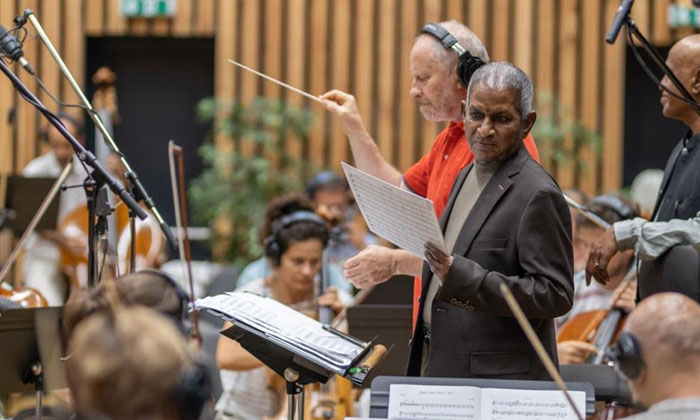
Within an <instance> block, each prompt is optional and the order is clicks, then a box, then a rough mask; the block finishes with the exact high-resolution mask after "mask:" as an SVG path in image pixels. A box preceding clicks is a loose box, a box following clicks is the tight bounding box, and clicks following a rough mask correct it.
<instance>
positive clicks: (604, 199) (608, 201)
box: [593, 194, 638, 220]
mask: <svg viewBox="0 0 700 420" xmlns="http://www.w3.org/2000/svg"><path fill="white" fill-rule="evenodd" d="M593 202H594V203H597V204H601V205H604V206H606V207H609V208H610V209H612V210H613V211H614V212H615V213H617V214H618V215H619V216H620V217H621V218H622V220H627V219H632V218H634V217H635V214H637V213H638V212H636V211H635V210H633V209H632V208H631V207H630V206H629V205H627V203H625V202H624V201H622V200H621V199H620V197H618V196H616V195H611V194H605V195H599V196H597V197H594V198H593Z"/></svg>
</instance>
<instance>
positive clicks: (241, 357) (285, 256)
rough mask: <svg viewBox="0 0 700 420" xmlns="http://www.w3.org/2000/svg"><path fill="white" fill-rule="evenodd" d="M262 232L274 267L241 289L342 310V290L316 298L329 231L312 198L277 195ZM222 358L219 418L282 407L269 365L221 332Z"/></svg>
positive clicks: (266, 413) (304, 306)
mask: <svg viewBox="0 0 700 420" xmlns="http://www.w3.org/2000/svg"><path fill="white" fill-rule="evenodd" d="M261 236H263V237H264V238H265V239H264V245H265V257H266V258H267V260H268V262H269V264H270V267H271V268H272V271H271V273H270V274H269V275H268V276H267V277H265V278H258V279H256V280H255V281H253V282H252V283H248V284H246V285H244V286H241V287H239V288H238V289H236V291H241V292H251V293H255V294H258V295H260V296H265V297H269V298H272V299H275V300H277V301H278V302H281V303H284V304H285V305H288V306H290V307H291V308H294V309H296V310H298V311H302V312H315V308H317V306H329V307H331V309H333V311H334V312H336V313H337V312H339V311H340V310H342V308H343V305H342V303H341V299H340V297H339V295H340V294H342V293H344V292H343V291H342V290H338V289H336V288H334V287H331V288H329V289H328V290H327V291H326V292H325V293H324V295H323V296H320V297H316V290H317V289H316V283H315V279H316V275H317V273H318V272H319V270H320V268H321V260H322V253H323V249H324V248H325V247H326V244H327V243H328V236H329V234H328V228H327V226H326V222H325V221H324V220H323V219H322V218H321V217H319V216H318V215H316V214H315V213H314V205H313V203H312V202H311V201H309V200H308V199H307V198H305V197H303V196H301V195H296V194H290V195H286V196H282V197H278V198H276V199H274V200H272V201H271V202H270V203H269V204H268V206H267V209H266V211H265V219H264V224H263V227H262V230H261ZM230 325H231V324H230V323H227V324H225V325H224V329H226V328H228V327H230ZM216 362H217V365H218V366H219V368H220V369H221V383H222V387H223V393H222V394H221V397H220V398H219V401H218V402H217V405H216V408H217V416H216V418H217V419H218V420H231V419H246V420H255V419H260V420H261V419H262V418H264V417H270V416H273V415H275V414H276V413H277V412H278V410H279V408H280V403H281V401H280V399H279V398H280V394H281V393H283V392H284V391H283V390H279V389H273V388H272V387H271V386H270V385H269V383H268V375H267V372H268V371H267V370H266V368H265V367H264V366H263V364H262V363H261V362H260V361H259V360H258V359H256V358H255V357H254V356H252V355H251V354H250V353H248V352H247V351H246V350H245V349H243V348H242V347H241V345H240V344H239V343H238V342H236V341H233V340H231V339H229V338H226V337H223V336H221V337H219V342H218V346H217V350H216Z"/></svg>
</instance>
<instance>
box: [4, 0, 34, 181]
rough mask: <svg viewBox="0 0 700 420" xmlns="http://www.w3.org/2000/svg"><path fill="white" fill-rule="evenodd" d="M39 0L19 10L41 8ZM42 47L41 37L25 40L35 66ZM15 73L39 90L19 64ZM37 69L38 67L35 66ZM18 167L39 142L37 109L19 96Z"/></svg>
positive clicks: (26, 53)
mask: <svg viewBox="0 0 700 420" xmlns="http://www.w3.org/2000/svg"><path fill="white" fill-rule="evenodd" d="M38 6H39V1H38V0H22V1H20V2H19V7H18V9H17V10H18V12H17V13H21V11H23V10H25V9H28V8H29V9H32V10H34V11H37V10H39V7H38ZM41 47H42V44H41V40H40V39H39V38H36V39H33V40H31V41H27V42H25V44H24V46H23V48H22V49H23V50H24V57H25V58H26V59H27V61H29V63H33V67H34V66H36V65H37V63H38V58H39V53H40V48H41ZM14 70H15V73H16V74H17V75H19V78H20V80H22V82H23V83H24V84H25V85H26V86H27V87H28V88H29V89H30V90H31V91H32V92H35V93H36V92H37V90H38V86H37V83H36V81H35V80H34V78H33V77H32V76H31V75H30V74H29V73H27V72H26V71H24V69H22V68H21V67H20V66H19V65H15V66H14ZM35 70H36V68H35ZM3 77H4V76H3ZM16 103H17V108H16V112H17V126H16V129H17V135H16V136H17V137H16V138H17V155H16V156H17V167H18V168H23V167H24V166H25V165H26V164H27V163H29V161H30V160H32V159H33V158H34V157H35V156H36V155H37V153H38V144H37V140H38V139H37V128H38V124H39V119H38V115H37V112H36V110H35V109H34V107H33V106H32V105H30V104H29V103H28V102H27V101H25V100H24V99H21V98H19V97H18V98H17V102H16Z"/></svg>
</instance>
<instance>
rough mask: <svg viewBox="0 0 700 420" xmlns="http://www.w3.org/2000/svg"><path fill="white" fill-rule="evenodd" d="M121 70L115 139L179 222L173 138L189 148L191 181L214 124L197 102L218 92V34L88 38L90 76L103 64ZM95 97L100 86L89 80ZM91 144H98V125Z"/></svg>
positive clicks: (166, 214) (163, 207) (156, 198)
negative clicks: (202, 117) (198, 111)
mask: <svg viewBox="0 0 700 420" xmlns="http://www.w3.org/2000/svg"><path fill="white" fill-rule="evenodd" d="M104 65H106V66H109V67H110V68H111V69H112V71H114V72H115V73H116V74H117V81H116V89H117V102H118V106H119V115H120V117H121V118H120V122H119V124H118V125H117V126H116V127H115V139H116V141H117V144H118V146H119V148H120V149H121V150H122V152H123V153H124V154H125V155H126V157H127V159H128V161H129V163H130V164H131V166H132V167H133V169H134V170H135V171H136V173H137V174H138V176H139V178H140V179H141V181H142V182H143V184H144V186H145V187H146V189H147V190H148V192H149V193H150V194H151V196H152V197H153V200H154V201H155V203H156V206H157V207H158V210H159V211H160V212H161V214H162V215H163V218H164V219H165V221H166V222H168V223H169V224H170V225H171V226H172V225H174V224H175V216H174V210H173V204H172V194H171V188H170V177H169V169H168V158H167V150H168V141H169V140H170V139H172V140H174V141H175V142H176V143H177V144H179V145H181V146H182V147H183V148H184V150H185V171H186V174H187V182H188V184H189V181H190V180H192V179H193V178H194V177H196V176H197V175H199V173H200V172H201V171H202V161H201V159H200V158H199V155H198V154H197V152H196V150H197V147H198V146H199V145H200V144H201V143H202V141H203V140H204V139H205V137H206V135H207V132H208V131H209V126H208V125H206V124H202V123H199V122H197V121H196V119H195V106H196V104H197V102H198V101H199V100H200V99H202V98H204V97H207V96H212V95H213V92H214V40H213V38H191V39H179V38H178V39H175V38H134V37H119V38H113V37H101V38H88V41H87V69H86V71H87V73H86V76H87V79H88V80H90V78H91V77H92V75H93V74H94V73H95V71H96V70H97V68H99V67H100V66H104ZM88 85H89V87H88V89H87V91H88V94H89V97H92V92H93V90H94V87H93V86H92V84H91V83H88ZM87 140H88V145H90V147H91V148H92V146H93V145H94V132H93V126H92V124H91V123H90V124H88V126H87Z"/></svg>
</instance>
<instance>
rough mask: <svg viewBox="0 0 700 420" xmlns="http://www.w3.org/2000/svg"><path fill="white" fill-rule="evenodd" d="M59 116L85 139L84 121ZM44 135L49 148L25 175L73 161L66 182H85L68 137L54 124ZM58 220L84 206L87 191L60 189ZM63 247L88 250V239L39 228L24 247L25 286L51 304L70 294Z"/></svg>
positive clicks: (55, 171) (47, 173)
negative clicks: (64, 270) (62, 265)
mask: <svg viewBox="0 0 700 420" xmlns="http://www.w3.org/2000/svg"><path fill="white" fill-rule="evenodd" d="M58 117H59V119H60V120H61V122H63V124H64V125H65V126H66V128H67V129H68V131H69V132H70V133H71V134H72V135H73V136H74V137H75V138H76V139H77V140H79V141H81V142H83V126H82V124H81V123H80V122H79V121H78V120H77V119H75V118H73V117H72V116H70V115H69V114H64V113H59V114H58ZM41 135H42V138H43V139H44V141H46V143H47V144H48V146H49V152H47V153H45V154H43V155H41V156H39V157H37V158H35V159H33V160H32V161H31V162H29V164H27V166H26V167H25V168H24V170H23V171H22V175H23V176H26V177H56V178H58V176H59V175H60V174H61V172H62V171H63V168H64V167H65V166H66V165H67V164H68V162H70V161H71V160H72V161H73V169H72V172H71V173H70V175H68V178H67V179H66V181H65V184H66V185H71V186H72V185H82V183H83V181H84V180H85V177H86V176H87V173H86V172H85V169H83V166H82V165H81V164H80V163H79V161H78V158H77V157H76V156H75V154H74V152H73V148H72V147H71V145H70V143H68V140H66V139H65V138H64V137H63V135H61V133H60V132H59V131H58V130H57V129H56V128H55V127H54V126H52V125H49V126H47V127H45V128H44V129H43V130H42V134H41ZM58 199H59V204H58V220H57V224H58V223H59V222H60V221H61V220H63V219H64V218H65V217H67V216H69V215H70V214H71V213H73V212H74V211H75V210H76V209H78V208H79V207H80V206H85V203H86V198H85V191H84V190H83V189H82V188H70V189H67V190H66V191H62V192H60V194H59V196H58ZM61 249H64V250H67V251H68V252H70V253H72V254H76V255H82V254H87V240H86V239H85V240H81V239H78V238H76V237H74V236H72V235H70V234H67V233H66V232H62V231H59V230H51V231H47V230H45V231H40V232H37V234H35V235H33V236H32V237H30V238H29V239H28V240H27V242H26V244H25V250H24V259H23V263H22V277H23V279H24V284H25V285H26V286H30V287H33V288H35V289H37V290H38V291H39V292H41V294H42V295H43V296H44V297H45V298H46V300H47V301H48V303H49V305H51V306H56V305H62V304H63V303H64V302H65V300H66V296H67V292H68V288H67V283H66V281H65V279H64V277H63V273H62V271H61Z"/></svg>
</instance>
